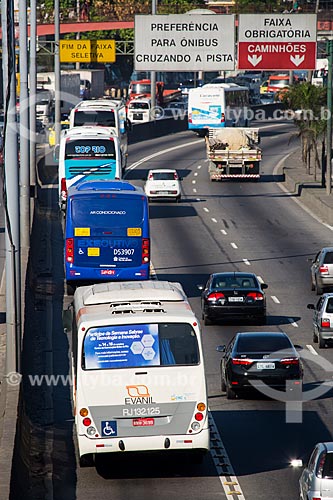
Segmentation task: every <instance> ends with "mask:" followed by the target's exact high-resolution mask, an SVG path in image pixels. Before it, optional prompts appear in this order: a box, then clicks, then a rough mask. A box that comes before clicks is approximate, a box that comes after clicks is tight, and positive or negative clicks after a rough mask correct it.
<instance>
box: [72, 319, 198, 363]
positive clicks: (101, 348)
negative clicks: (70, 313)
mask: <svg viewBox="0 0 333 500" xmlns="http://www.w3.org/2000/svg"><path fill="white" fill-rule="evenodd" d="M199 362H200V356H199V348H198V341H197V337H196V334H195V331H194V330H193V328H192V326H191V325H190V324H188V323H153V324H138V325H117V326H100V327H96V328H90V329H89V330H88V331H87V333H86V334H85V337H84V340H83V349H82V368H83V369H84V370H103V369H110V368H140V367H145V366H150V367H161V366H191V365H192V366H193V365H198V364H199Z"/></svg>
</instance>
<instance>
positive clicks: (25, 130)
mask: <svg viewBox="0 0 333 500" xmlns="http://www.w3.org/2000/svg"><path fill="white" fill-rule="evenodd" d="M27 24H28V23H27V0H21V2H20V9H19V29H20V35H19V44H20V57H19V61H20V218H21V246H22V248H25V249H26V251H27V250H28V248H29V245H30V164H29V95H28V43H27V42H28V38H27ZM24 282H25V280H24V279H23V281H22V284H24Z"/></svg>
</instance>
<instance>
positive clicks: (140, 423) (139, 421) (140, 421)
mask: <svg viewBox="0 0 333 500" xmlns="http://www.w3.org/2000/svg"><path fill="white" fill-rule="evenodd" d="M154 424H155V419H153V418H134V419H133V427H148V426H150V425H154Z"/></svg>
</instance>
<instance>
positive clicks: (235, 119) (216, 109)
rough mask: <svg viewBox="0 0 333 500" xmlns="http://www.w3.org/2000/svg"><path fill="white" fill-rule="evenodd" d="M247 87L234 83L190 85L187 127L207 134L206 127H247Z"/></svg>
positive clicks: (201, 133)
mask: <svg viewBox="0 0 333 500" xmlns="http://www.w3.org/2000/svg"><path fill="white" fill-rule="evenodd" d="M248 108H249V89H248V88H247V87H241V86H240V85H236V84H235V83H209V84H207V85H203V86H202V87H198V88H196V89H190V91H189V98H188V128H189V129H190V130H194V131H196V132H198V133H199V134H200V135H206V133H207V129H209V128H220V127H247V126H248Z"/></svg>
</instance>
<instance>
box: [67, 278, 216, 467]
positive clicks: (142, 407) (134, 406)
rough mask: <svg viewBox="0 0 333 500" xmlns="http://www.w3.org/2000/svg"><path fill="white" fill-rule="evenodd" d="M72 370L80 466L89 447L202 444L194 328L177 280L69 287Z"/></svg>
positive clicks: (201, 379) (202, 390)
mask: <svg viewBox="0 0 333 500" xmlns="http://www.w3.org/2000/svg"><path fill="white" fill-rule="evenodd" d="M72 376H73V401H74V409H75V410H74V411H75V425H76V435H77V441H78V450H79V457H80V465H81V466H88V465H92V464H93V463H94V457H95V455H96V454H97V453H114V452H133V451H134V452H140V451H158V452H163V451H165V450H177V453H178V452H184V453H188V454H189V455H190V456H191V457H193V458H194V459H195V460H198V459H199V460H200V459H201V458H202V456H203V455H204V454H205V453H206V452H207V451H208V450H209V427H208V407H207V391H206V380H205V371H204V362H203V352H202V343H201V332H200V327H199V321H198V320H197V318H196V317H195V315H194V313H193V311H192V309H191V307H190V305H189V302H188V300H187V297H186V295H185V293H184V291H183V289H182V287H181V285H180V284H179V283H170V282H167V281H152V280H149V281H136V282H133V281H128V282H117V283H116V282H113V283H105V284H96V285H92V286H86V287H79V288H77V289H76V291H75V295H74V315H73V327H72Z"/></svg>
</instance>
